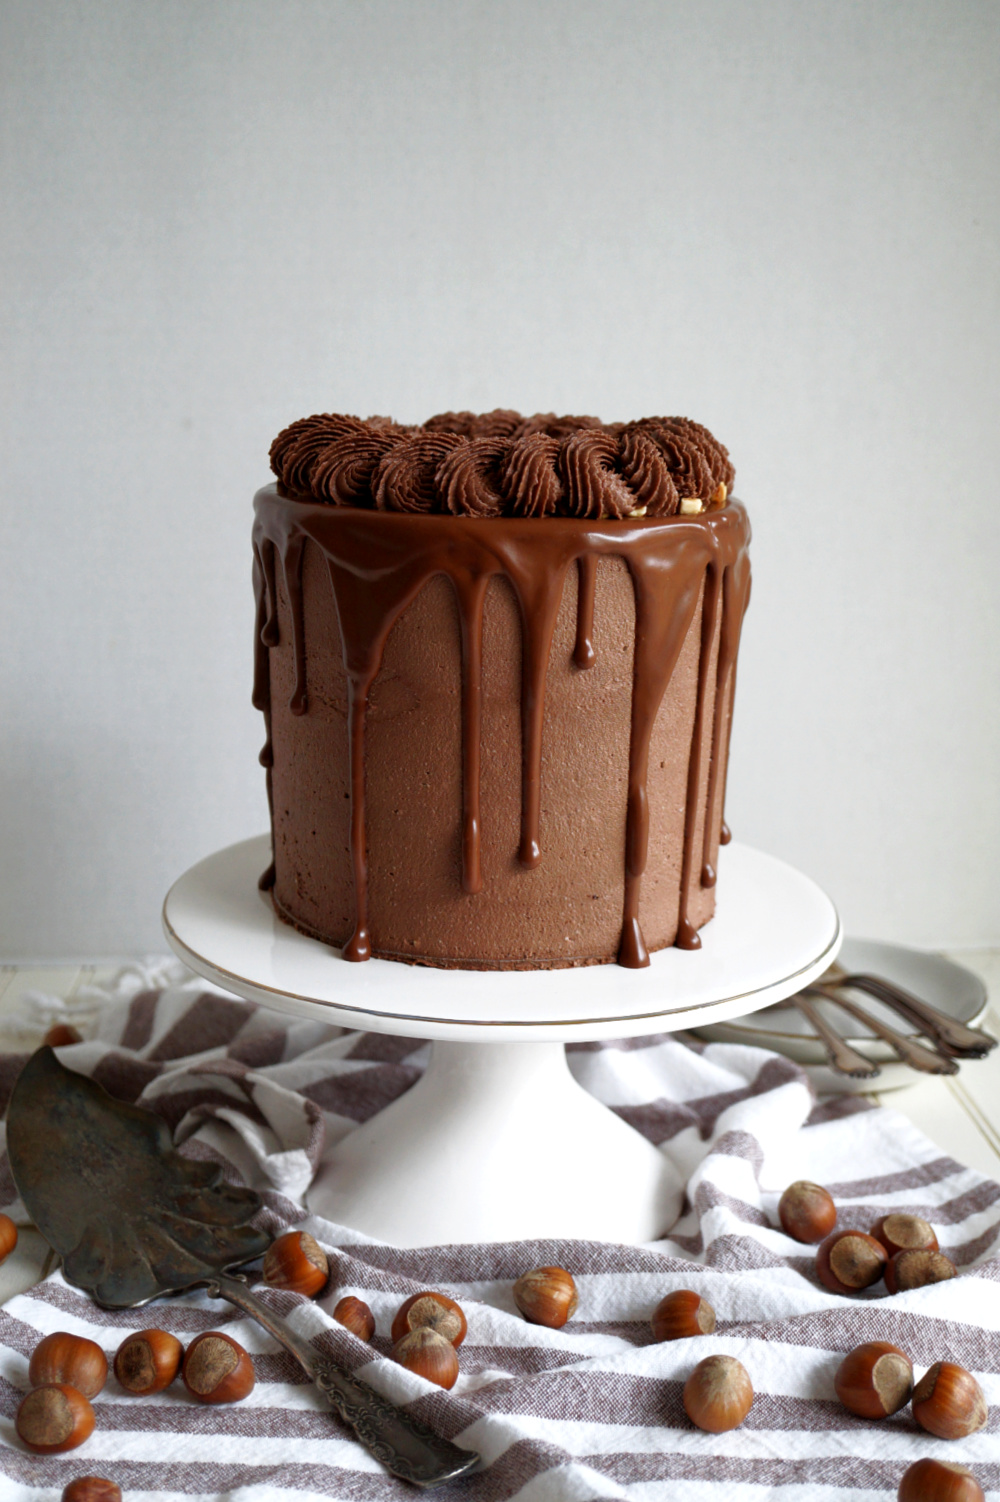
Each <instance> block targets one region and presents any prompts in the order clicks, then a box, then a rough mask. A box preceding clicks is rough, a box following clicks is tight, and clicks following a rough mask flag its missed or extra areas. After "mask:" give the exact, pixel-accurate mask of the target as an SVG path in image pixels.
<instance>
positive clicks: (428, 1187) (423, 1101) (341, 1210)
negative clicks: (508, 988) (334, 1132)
mask: <svg viewBox="0 0 1000 1502" xmlns="http://www.w3.org/2000/svg"><path fill="white" fill-rule="evenodd" d="M682 1194H683V1184H682V1183H681V1181H680V1178H679V1177H678V1175H677V1172H676V1170H675V1169H674V1167H673V1165H672V1164H671V1163H670V1162H669V1160H668V1159H667V1158H666V1157H664V1155H663V1154H662V1153H661V1152H659V1151H658V1150H657V1149H656V1148H655V1147H653V1146H652V1145H651V1144H650V1143H649V1142H647V1141H646V1139H645V1138H644V1137H641V1136H640V1135H639V1133H638V1132H636V1131H634V1130H633V1128H632V1127H630V1126H628V1125H627V1124H626V1123H625V1122H624V1121H622V1120H621V1118H620V1117H618V1116H615V1115H614V1113H613V1112H611V1111H609V1110H608V1109H607V1107H606V1106H603V1105H601V1103H600V1102H599V1101H597V1100H595V1099H594V1097H593V1096H592V1095H590V1094H588V1092H587V1091H586V1090H584V1089H582V1088H581V1086H579V1085H578V1084H577V1083H576V1080H575V1079H574V1078H573V1076H572V1075H571V1074H570V1072H569V1067H568V1065H567V1063H566V1050H565V1047H564V1046H563V1044H561V1043H492V1044H490V1045H489V1046H484V1045H483V1044H482V1043H448V1042H445V1041H443V1040H442V1041H439V1042H437V1043H435V1044H434V1046H433V1051H432V1053H431V1062H430V1064H429V1066H428V1068H427V1070H426V1072H425V1074H424V1075H423V1076H422V1077H421V1078H420V1079H419V1080H418V1081H417V1083H416V1084H415V1085H414V1086H413V1087H412V1089H410V1090H407V1092H406V1094H405V1095H402V1096H400V1097H399V1099H398V1100H395V1101H393V1103H392V1105H390V1106H387V1107H386V1108H385V1110H383V1111H380V1112H379V1113H378V1115H377V1116H375V1117H373V1118H372V1120H370V1121H368V1122H366V1123H365V1124H364V1125H363V1126H360V1127H357V1128H356V1129H355V1130H354V1131H353V1132H351V1133H350V1134H349V1135H348V1136H347V1137H346V1138H345V1139H344V1140H343V1141H342V1142H339V1143H337V1145H336V1146H335V1147H334V1148H332V1149H331V1151H330V1152H329V1154H328V1156H327V1157H326V1159H325V1160H324V1163H323V1166H322V1169H321V1171H320V1173H319V1175H318V1176H317V1179H316V1182H315V1183H314V1184H313V1187H312V1188H311V1190H310V1192H309V1207H310V1209H311V1210H313V1211H314V1212H315V1213H316V1214H317V1215H322V1216H323V1217H324V1218H325V1219H327V1220H333V1221H336V1222H338V1223H339V1224H340V1225H349V1226H355V1227H358V1228H359V1229H362V1230H367V1231H369V1232H370V1233H371V1234H377V1236H378V1238H379V1239H380V1240H382V1241H388V1242H390V1243H391V1244H393V1245H395V1246H429V1245H433V1244H434V1243H436V1242H441V1241H443V1240H451V1239H453V1237H452V1233H453V1231H454V1228H455V1226H456V1224H457V1223H458V1221H459V1220H460V1222H461V1232H462V1240H463V1241H513V1240H522V1239H529V1238H530V1239H536V1238H538V1237H541V1236H551V1237H571V1238H575V1239H582V1240H596V1241H633V1242H640V1241H653V1240H655V1239H656V1238H657V1237H658V1236H662V1235H663V1234H664V1232H665V1231H666V1230H668V1229H669V1227H670V1226H671V1225H673V1223H674V1221H676V1219H677V1217H678V1215H679V1213H680V1204H681V1197H682Z"/></svg>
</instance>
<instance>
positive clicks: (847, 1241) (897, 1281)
mask: <svg viewBox="0 0 1000 1502" xmlns="http://www.w3.org/2000/svg"><path fill="white" fill-rule="evenodd" d="M778 1219H779V1220H780V1222H781V1227H782V1230H783V1231H784V1232H785V1233H786V1235H788V1236H791V1237H792V1238H793V1239H794V1240H795V1241H801V1242H804V1243H806V1244H809V1245H815V1246H816V1274H817V1276H818V1278H819V1280H820V1282H821V1283H822V1284H823V1285H824V1287H826V1288H829V1289H830V1290H831V1292H833V1293H840V1294H852V1293H857V1292H859V1291H860V1290H861V1289H863V1288H871V1287H872V1286H873V1284H875V1283H877V1282H878V1281H879V1279H880V1278H881V1279H883V1280H884V1281H885V1286H886V1288H887V1289H888V1291H889V1292H890V1293H901V1292H905V1291H907V1290H909V1289H911V1288H923V1287H926V1286H927V1285H928V1284H930V1283H942V1282H945V1281H946V1280H947V1279H949V1278H954V1277H955V1275H956V1269H955V1264H954V1263H953V1262H952V1261H951V1259H950V1258H949V1257H946V1256H945V1254H944V1253H943V1252H942V1251H941V1250H940V1248H939V1247H938V1239H937V1236H936V1235H935V1233H934V1228H933V1227H932V1226H931V1225H930V1224H929V1223H928V1222H927V1221H926V1220H924V1219H923V1217H922V1216H919V1215H910V1214H907V1213H905V1212H896V1213H892V1214H889V1215H882V1216H880V1217H879V1219H878V1220H877V1221H876V1222H875V1224H874V1225H873V1226H872V1227H871V1230H870V1231H858V1230H853V1229H848V1230H843V1231H837V1230H835V1229H834V1227H835V1226H836V1223H837V1207H836V1205H835V1204H834V1202H833V1197H832V1196H831V1195H830V1193H829V1191H828V1190H826V1189H824V1188H823V1186H822V1185H821V1184H813V1183H811V1182H809V1181H808V1180H806V1179H799V1180H797V1181H796V1183H794V1184H790V1185H789V1186H788V1188H787V1189H786V1190H785V1192H784V1194H783V1195H782V1196H781V1199H780V1200H779V1201H778ZM834 1386H835V1388H836V1392H837V1397H838V1398H839V1399H840V1401H841V1403H843V1405H844V1407H845V1408H846V1409H848V1410H849V1411H850V1412H851V1413H854V1414H857V1415H858V1416H859V1417H860V1418H865V1419H881V1418H887V1417H888V1416H889V1415H890V1414H893V1413H898V1412H899V1411H900V1409H902V1408H904V1407H905V1406H906V1404H907V1403H910V1404H911V1411H912V1413H913V1417H914V1418H915V1419H916V1421H917V1423H918V1424H919V1425H920V1427H921V1428H922V1429H926V1430H927V1432H928V1433H929V1434H933V1435H934V1436H935V1437H936V1438H937V1439H966V1438H967V1437H968V1436H969V1435H970V1434H974V1433H975V1432H976V1430H977V1429H981V1428H982V1427H983V1425H984V1424H985V1423H986V1419H987V1404H986V1398H985V1395H984V1393H983V1390H982V1388H981V1387H980V1385H979V1383H978V1382H977V1381H976V1379H975V1377H974V1376H973V1375H972V1373H971V1372H968V1371H966V1370H965V1368H964V1367H962V1366H958V1365H956V1363H955V1362H953V1361H936V1362H935V1363H934V1365H933V1366H932V1367H929V1368H928V1370H927V1371H926V1372H925V1373H924V1375H923V1376H922V1377H921V1378H920V1381H919V1382H917V1383H916V1384H915V1385H914V1381H913V1363H912V1361H911V1360H910V1358H909V1356H907V1354H906V1352H905V1351H901V1350H900V1349H899V1347H898V1346H894V1345H891V1344H889V1342H888V1341H883V1340H872V1341H867V1342H866V1343H865V1344H864V1345H860V1346H856V1347H855V1349H854V1350H853V1351H849V1352H848V1354H847V1355H846V1356H845V1357H844V1360H843V1361H842V1362H841V1364H840V1367H839V1369H838V1371H837V1375H836V1378H835V1379H834ZM899 1502H983V1491H982V1488H981V1487H980V1486H979V1483H978V1482H977V1481H976V1479H975V1477H974V1476H973V1474H972V1472H971V1471H970V1470H968V1469H967V1468H966V1467H965V1466H961V1465H953V1464H950V1463H949V1462H947V1461H942V1460H931V1459H929V1458H925V1459H923V1460H918V1461H917V1462H916V1464H915V1465H912V1466H910V1468H909V1470H908V1471H907V1472H906V1473H905V1475H904V1476H903V1479H902V1481H901V1483H900V1487H899Z"/></svg>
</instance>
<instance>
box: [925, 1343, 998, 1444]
mask: <svg viewBox="0 0 1000 1502" xmlns="http://www.w3.org/2000/svg"><path fill="white" fill-rule="evenodd" d="M987 1414H988V1409H987V1406H986V1398H985V1396H984V1394H983V1389H982V1388H981V1387H980V1385H979V1383H978V1382H977V1381H976V1379H975V1377H974V1376H973V1375H972V1373H971V1372H967V1371H966V1370H965V1367H964V1366H956V1365H955V1363H954V1362H953V1361H935V1363H934V1365H933V1366H932V1367H929V1368H928V1369H927V1371H926V1372H924V1375H923V1376H922V1377H921V1379H920V1381H919V1382H918V1383H917V1385H916V1387H915V1388H914V1389H913V1417H914V1418H915V1419H916V1421H917V1423H918V1424H919V1425H920V1427H921V1429H926V1430H927V1432H928V1434H936V1435H937V1437H938V1439H965V1438H966V1437H967V1436H968V1435H970V1434H975V1432H976V1430H977V1429H981V1428H982V1427H983V1425H984V1424H985V1423H986V1418H987Z"/></svg>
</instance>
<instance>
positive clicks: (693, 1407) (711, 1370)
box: [684, 1356, 753, 1434]
mask: <svg viewBox="0 0 1000 1502" xmlns="http://www.w3.org/2000/svg"><path fill="white" fill-rule="evenodd" d="M752 1403H753V1387H752V1385H751V1383H750V1378H749V1376H748V1375H747V1369H746V1367H745V1366H744V1365H743V1363H742V1362H740V1361H737V1360H736V1358H735V1357H734V1356H706V1357H705V1360H704V1361H699V1362H698V1365H697V1366H696V1367H695V1369H694V1371H693V1372H692V1373H691V1375H690V1377H689V1378H688V1379H687V1381H686V1382H685V1384H684V1412H685V1413H686V1414H687V1416H688V1418H689V1419H690V1420H691V1422H692V1424H697V1426H698V1428H699V1429H706V1430H707V1431H708V1433H709V1434H724V1433H725V1431H726V1430H727V1429H736V1428H738V1427H739V1425H740V1424H742V1422H743V1420H744V1419H745V1418H746V1416H747V1414H748V1413H749V1412H750V1408H751V1405H752Z"/></svg>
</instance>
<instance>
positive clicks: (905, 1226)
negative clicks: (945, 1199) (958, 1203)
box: [871, 1210, 938, 1257]
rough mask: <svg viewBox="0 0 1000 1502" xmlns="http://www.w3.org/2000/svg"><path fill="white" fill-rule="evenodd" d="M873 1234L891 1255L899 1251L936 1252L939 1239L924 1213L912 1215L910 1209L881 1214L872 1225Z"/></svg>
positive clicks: (893, 1255)
mask: <svg viewBox="0 0 1000 1502" xmlns="http://www.w3.org/2000/svg"><path fill="white" fill-rule="evenodd" d="M871 1234H872V1235H873V1236H874V1237H875V1240H876V1241H881V1243H882V1245H883V1246H884V1247H885V1249H886V1251H887V1252H888V1253H889V1256H890V1257H895V1255H896V1253H897V1252H936V1251H937V1249H938V1239H937V1236H936V1235H935V1233H934V1227H933V1226H932V1225H931V1224H930V1222H929V1221H926V1220H924V1218H923V1216H922V1215H910V1214H909V1212H908V1211H903V1210H894V1211H892V1212H890V1214H888V1215H880V1216H879V1218H878V1220H877V1221H876V1222H875V1224H874V1225H873V1226H872V1229H871Z"/></svg>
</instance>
